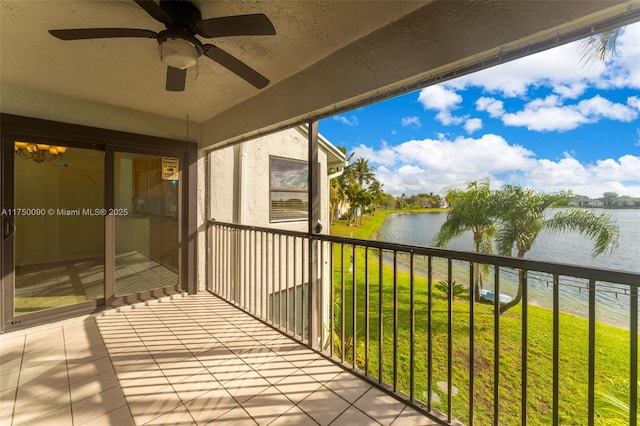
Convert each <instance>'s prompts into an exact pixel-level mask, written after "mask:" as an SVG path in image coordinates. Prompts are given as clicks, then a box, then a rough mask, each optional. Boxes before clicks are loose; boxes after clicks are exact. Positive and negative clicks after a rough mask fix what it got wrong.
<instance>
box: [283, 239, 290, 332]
mask: <svg viewBox="0 0 640 426" xmlns="http://www.w3.org/2000/svg"><path fill="white" fill-rule="evenodd" d="M290 239H291V237H289V236H287V237H285V240H284V243H285V246H284V251H285V257H284V282H285V292H284V305H285V310H284V323H285V330H287V333H290V332H291V331H290V328H289V324H290V320H289V303H290V301H289V284H291V281H290V277H289V266H290V262H289V257H290V256H291V252H290V251H289V240H290Z"/></svg>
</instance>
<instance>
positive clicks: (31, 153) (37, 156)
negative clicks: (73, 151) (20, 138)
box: [14, 142, 67, 163]
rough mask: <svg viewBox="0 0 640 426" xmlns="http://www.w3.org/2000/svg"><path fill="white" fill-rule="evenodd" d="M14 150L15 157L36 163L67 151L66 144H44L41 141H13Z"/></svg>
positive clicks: (58, 156) (59, 156)
mask: <svg viewBox="0 0 640 426" xmlns="http://www.w3.org/2000/svg"><path fill="white" fill-rule="evenodd" d="M14 150H15V153H16V156H17V157H20V158H22V159H24V160H33V161H35V162H36V163H44V162H45V161H51V160H57V159H61V158H62V154H64V153H65V152H66V151H67V147H66V146H57V145H46V144H43V143H28V142H15V145H14Z"/></svg>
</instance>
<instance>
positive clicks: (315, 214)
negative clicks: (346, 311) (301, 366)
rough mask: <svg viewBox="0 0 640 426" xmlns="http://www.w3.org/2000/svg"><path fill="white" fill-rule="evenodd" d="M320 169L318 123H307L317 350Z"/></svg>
mask: <svg viewBox="0 0 640 426" xmlns="http://www.w3.org/2000/svg"><path fill="white" fill-rule="evenodd" d="M319 176H320V167H319V165H318V122H317V121H314V122H310V123H309V230H308V233H309V257H308V259H309V301H308V302H309V309H308V315H309V319H308V321H307V324H309V346H310V347H311V348H314V349H316V348H319V346H320V344H321V342H320V333H321V327H322V324H321V319H320V310H321V306H322V288H321V284H322V283H321V281H320V274H319V272H320V268H319V265H318V259H319V246H318V245H319V241H318V240H316V239H314V237H313V236H314V234H316V233H319V232H320V231H321V230H322V229H321V226H320V182H319V180H318V177H319Z"/></svg>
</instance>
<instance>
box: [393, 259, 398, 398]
mask: <svg viewBox="0 0 640 426" xmlns="http://www.w3.org/2000/svg"><path fill="white" fill-rule="evenodd" d="M393 391H394V392H397V391H398V252H397V251H395V250H394V251H393Z"/></svg>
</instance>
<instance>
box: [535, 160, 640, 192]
mask: <svg viewBox="0 0 640 426" xmlns="http://www.w3.org/2000/svg"><path fill="white" fill-rule="evenodd" d="M538 163H539V166H538V167H536V168H534V169H533V170H532V171H531V172H530V173H529V178H530V183H531V185H532V186H534V187H536V188H539V189H540V190H545V191H559V190H566V189H571V190H572V191H573V192H574V193H576V194H582V195H587V196H590V197H599V196H602V194H603V193H604V192H607V191H613V192H617V193H618V194H620V195H631V196H636V197H638V196H640V157H636V156H633V155H625V156H622V157H620V158H619V159H617V160H614V159H611V158H609V159H605V160H599V161H597V162H596V163H593V164H582V163H580V162H579V161H578V160H576V159H575V158H573V157H571V156H570V155H569V154H565V157H564V158H563V159H562V160H560V161H558V162H554V161H551V160H545V159H541V160H539V161H538Z"/></svg>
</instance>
